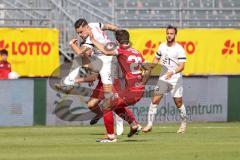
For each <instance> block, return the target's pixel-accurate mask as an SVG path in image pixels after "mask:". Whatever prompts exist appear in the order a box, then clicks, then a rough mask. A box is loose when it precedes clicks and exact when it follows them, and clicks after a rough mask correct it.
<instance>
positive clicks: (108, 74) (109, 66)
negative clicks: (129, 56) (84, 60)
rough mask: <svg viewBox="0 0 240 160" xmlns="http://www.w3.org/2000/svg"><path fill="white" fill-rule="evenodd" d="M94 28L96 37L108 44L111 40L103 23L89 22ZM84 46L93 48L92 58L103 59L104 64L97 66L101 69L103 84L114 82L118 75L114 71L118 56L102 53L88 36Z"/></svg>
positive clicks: (93, 31)
mask: <svg viewBox="0 0 240 160" xmlns="http://www.w3.org/2000/svg"><path fill="white" fill-rule="evenodd" d="M88 25H89V26H90V28H91V30H92V34H93V36H94V38H95V39H96V40H97V41H98V42H100V43H101V44H107V43H108V42H110V40H109V39H108V37H107V35H106V34H105V33H104V32H103V30H102V28H103V24H102V23H89V24H88ZM83 46H86V47H88V48H91V49H93V51H94V52H93V54H92V58H93V59H94V58H97V59H100V60H101V61H102V64H101V65H100V66H95V67H97V68H98V69H99V73H100V76H101V80H102V82H103V84H112V81H113V78H114V77H115V76H116V75H114V74H113V73H115V68H116V63H117V62H116V58H113V56H106V55H104V54H103V53H101V52H100V51H99V50H98V49H97V48H96V47H95V46H94V44H93V43H92V42H91V40H90V38H89V37H87V38H86V40H85V42H84V43H83Z"/></svg>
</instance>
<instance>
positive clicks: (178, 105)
mask: <svg viewBox="0 0 240 160" xmlns="http://www.w3.org/2000/svg"><path fill="white" fill-rule="evenodd" d="M182 103H183V102H182V100H175V104H176V106H177V108H180V107H181V106H182Z"/></svg>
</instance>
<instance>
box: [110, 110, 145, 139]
mask: <svg viewBox="0 0 240 160" xmlns="http://www.w3.org/2000/svg"><path fill="white" fill-rule="evenodd" d="M114 112H115V113H116V114H117V115H118V116H119V117H121V118H122V119H124V120H125V121H126V122H128V124H129V125H130V132H129V133H128V137H132V136H133V135H135V134H138V133H139V132H140V131H141V129H142V127H141V125H139V123H138V122H137V121H136V118H135V116H134V114H133V113H132V111H131V110H130V109H128V108H126V107H120V108H116V109H115V110H114Z"/></svg>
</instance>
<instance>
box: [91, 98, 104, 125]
mask: <svg viewBox="0 0 240 160" xmlns="http://www.w3.org/2000/svg"><path fill="white" fill-rule="evenodd" d="M99 102H100V100H99V99H97V98H92V97H91V98H90V99H89V100H88V102H87V106H88V109H89V110H91V111H92V112H93V113H95V114H96V116H95V117H93V118H92V120H91V121H90V124H91V125H94V124H96V123H97V122H98V121H99V119H101V118H102V116H103V112H102V110H101V108H100V107H99V106H98V104H99Z"/></svg>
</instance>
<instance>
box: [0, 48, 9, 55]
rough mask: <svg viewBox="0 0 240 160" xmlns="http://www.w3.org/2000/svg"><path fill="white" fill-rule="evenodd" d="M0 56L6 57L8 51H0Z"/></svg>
mask: <svg viewBox="0 0 240 160" xmlns="http://www.w3.org/2000/svg"><path fill="white" fill-rule="evenodd" d="M0 55H7V56H8V51H7V50H6V49H3V50H0Z"/></svg>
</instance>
